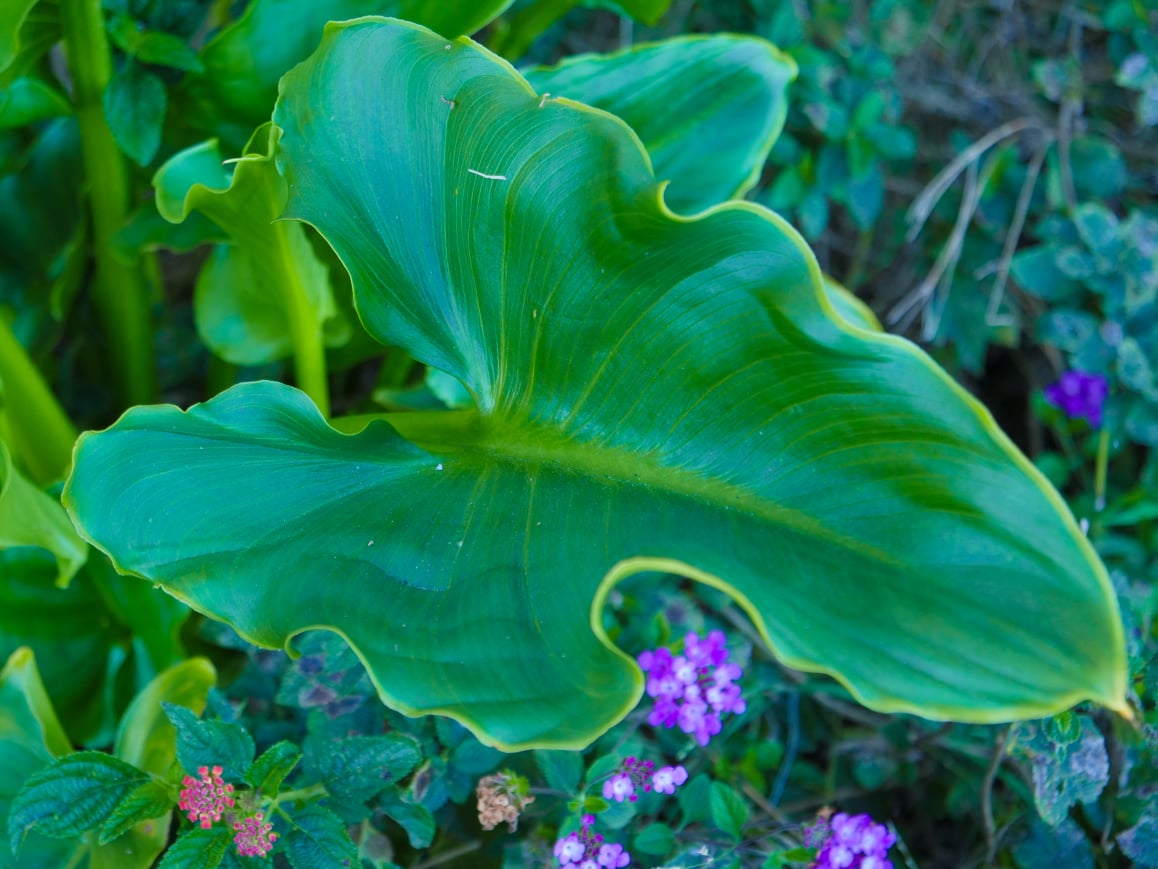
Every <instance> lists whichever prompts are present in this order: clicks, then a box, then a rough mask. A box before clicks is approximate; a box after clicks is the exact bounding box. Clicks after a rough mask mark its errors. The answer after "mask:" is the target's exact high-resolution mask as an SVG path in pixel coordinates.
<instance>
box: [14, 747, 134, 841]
mask: <svg viewBox="0 0 1158 869" xmlns="http://www.w3.org/2000/svg"><path fill="white" fill-rule="evenodd" d="M148 780H149V779H148V776H147V775H145V774H144V773H143V772H141V771H140V770H139V769H137V768H136V767H134V766H132V765H131V764H127V763H125V762H124V761H122V760H117V759H116V758H115V757H110V756H109V755H107V754H102V753H101V752H99V751H81V752H77V753H75V754H66V755H65V756H64V757H62V758H60V759H58V760H55V761H53V762H52V763H50V764H49V765H48V766H46V767H44V768H43V769H41V770H39V771H37V772H35V773H33V774H32V775H31V776H29V777H28V780H27V781H25V783H24V787H22V788H21V789H20V793H19V794H17V795H16V799H15V800H14V801H13V802H12V809H11V812H10V814H9V816H8V838H9V841H10V843H11V845H12V850H13V852H17V851H19V850H20V843H21V842H22V841H23V840H24V837H25V836H26V835H28V833H29V832H31V831H32V830H36V832H38V833H41V834H42V835H45V836H52V837H54V838H61V839H63V838H69V837H71V836H76V835H78V834H80V833H83V832H85V831H86V830H91V829H93V828H94V827H99V826H100V825H101V824H103V823H104V822H105V820H106V819H107V818H108V817H109V816H110V815H111V814H112V813H113V811H114V810H115V809H116V807H117V805H118V804H119V803H120V802H121V800H123V799H124V798H125V796H126V795H127V794H128V793H129V792H130V791H132V790H134V789H135V788H137V787H138V786H140V785H142V784H144V783H145V782H147V781H148Z"/></svg>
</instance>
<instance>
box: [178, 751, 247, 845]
mask: <svg viewBox="0 0 1158 869" xmlns="http://www.w3.org/2000/svg"><path fill="white" fill-rule="evenodd" d="M221 771H222V770H221V767H219V766H215V767H213V769H210V768H209V767H207V766H201V767H198V768H197V775H199V776H200V778H193V776H191V775H187V776H185V780H184V781H183V782H181V784H183V785H184V786H185V787H184V788H183V789H182V790H181V799H180V801H179V802H178V803H177V806H178V807H179V808H180V809H181V811H183V812H188V813H189V820H190V821H197V822H198V823H200V824H201V829H203V830H208V829H209V828H210V827H212V826H213V824H214V823H215V822H216V821H220V820H221V814H222V812H224V811H225V810H226V809H231V808H233V785H227V784H226V783H225V782H224V781H223V780H222V778H221Z"/></svg>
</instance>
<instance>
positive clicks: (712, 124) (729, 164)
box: [524, 35, 796, 214]
mask: <svg viewBox="0 0 1158 869" xmlns="http://www.w3.org/2000/svg"><path fill="white" fill-rule="evenodd" d="M524 75H525V76H526V77H527V81H528V82H530V84H531V86H532V87H533V88H535V90H537V91H539V92H540V93H550V94H552V95H553V96H557V97H566V98H567V99H572V100H575V101H577V102H580V103H587V104H588V105H592V106H595V107H597V108H600V109H604V110H605V111H608V112H611V114H613V115H618V116H619V117H620V118H622V119H623V120H624V121H626V122H627V125H628V126H629V127H631V128H632V129H633V130H635V132H636V134H638V136H639V138H640V141H642V142H643V145H644V147H645V148H647V152H648V155H649V156H650V157H651V163H652V166H653V167H654V169H655V175H656V177H657V178H659V179H661V180H669V181H671V186H669V187H668V188H667V189H666V190H664V201H665V202H666V203H667V205H668V207H669V208H671V209H672V210H673V211H678V212H680V213H681V214H683V213H692V212H696V211H703V210H704V209H705V208H710V207H711V206H713V205H716V204H717V203H720V202H723V201H724V200H727V199H732V198H738V197H741V196H743V195H744V194H745V193H747V192H748V191H749V190H750V189H751V188H752V186H753V185H754V184H755V183H756V181H757V180H758V179H759V177H760V171H761V170H762V169H763V168H764V161H765V160H767V158H768V152H769V151H770V150H772V145H773V143H774V142H775V141H776V138H777V137H778V136H779V135H780V131H781V130H782V129H783V128H784V118H785V116H786V115H787V110H788V100H787V91H788V85H789V84H790V83H791V82H792V80H793V79H794V78H795V77H796V64H795V62H794V61H793V60H792V59H791V58H790V57H788V56H787V55H785V54H782V53H781V52H780V51H778V50H777V49H776V47H775V46H773V45H772V44H771V43H769V42H766V41H764V40H763V39H757V38H755V37H752V36H732V35H720V36H683V37H678V38H675V39H667V40H664V41H662V42H653V43H649V44H644V45H637V46H633V47H632V48H629V49H625V50H624V51H620V52H616V53H615V54H609V55H598V54H585V55H580V56H578V57H572V58H568V59H567V60H565V61H563V62H562V63H561V64H559V65H558V66H554V67H535V68H533V69H529V70H527V71H526V72H525V73H524Z"/></svg>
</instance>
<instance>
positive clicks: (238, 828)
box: [233, 812, 277, 857]
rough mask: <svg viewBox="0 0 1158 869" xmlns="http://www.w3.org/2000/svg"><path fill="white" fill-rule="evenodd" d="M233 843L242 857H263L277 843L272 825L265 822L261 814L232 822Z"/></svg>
mask: <svg viewBox="0 0 1158 869" xmlns="http://www.w3.org/2000/svg"><path fill="white" fill-rule="evenodd" d="M233 829H234V836H233V843H234V844H235V845H237V853H238V854H240V855H241V856H242V857H264V856H265V855H266V854H268V853H269V852H270V849H271V848H273V843H274V842H275V841H277V833H275V832H273V824H271V823H269V822H268V821H266V820H265V818H264V816H263V815H262V813H261V812H258V813H257V814H255V815H253V816H252V817H249V818H243V819H241V820H240V821H234V822H233Z"/></svg>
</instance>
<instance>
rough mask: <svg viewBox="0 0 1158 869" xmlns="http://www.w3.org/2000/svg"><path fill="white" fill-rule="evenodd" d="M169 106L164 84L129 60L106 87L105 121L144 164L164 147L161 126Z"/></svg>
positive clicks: (132, 156) (141, 163)
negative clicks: (162, 145)
mask: <svg viewBox="0 0 1158 869" xmlns="http://www.w3.org/2000/svg"><path fill="white" fill-rule="evenodd" d="M168 107H169V97H168V94H167V93H166V91H165V85H164V83H163V82H162V81H161V79H159V78H157V76H155V75H153V73H151V72H149V71H148V70H146V69H143V68H142V67H141V66H139V65H138V64H136V63H131V62H130V63H126V64H125V66H124V67H123V68H122V69H120V70H119V71H118V72H117V73H116V74H115V75H114V76H113V77H112V79H110V80H109V84H108V87H107V88H106V89H105V94H104V110H105V120H107V121H108V125H109V129H110V130H112V133H113V138H114V139H116V140H117V144H118V145H119V146H120V148H121V150H122V151H124V152H125V153H126V154H128V155H129V157H131V158H132V159H133V160H135V161H136V162H137V163H139V164H140V165H142V166H147V165H148V164H149V163H151V162H152V160H153V157H154V155H156V153H157V149H158V148H159V147H160V146H161V125H162V124H163V123H164V121H165V112H166V111H167V109H168Z"/></svg>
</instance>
